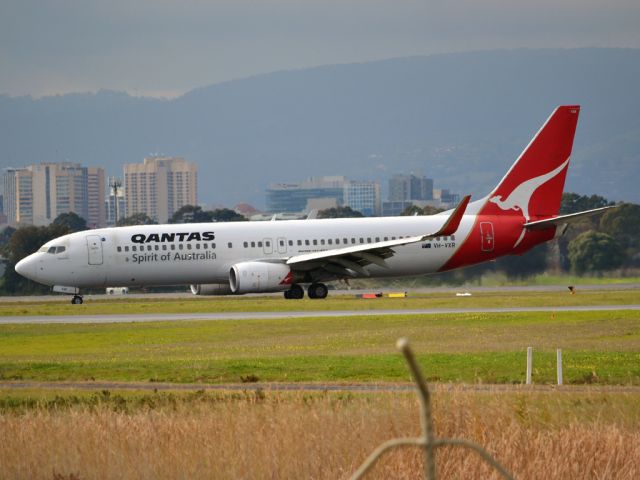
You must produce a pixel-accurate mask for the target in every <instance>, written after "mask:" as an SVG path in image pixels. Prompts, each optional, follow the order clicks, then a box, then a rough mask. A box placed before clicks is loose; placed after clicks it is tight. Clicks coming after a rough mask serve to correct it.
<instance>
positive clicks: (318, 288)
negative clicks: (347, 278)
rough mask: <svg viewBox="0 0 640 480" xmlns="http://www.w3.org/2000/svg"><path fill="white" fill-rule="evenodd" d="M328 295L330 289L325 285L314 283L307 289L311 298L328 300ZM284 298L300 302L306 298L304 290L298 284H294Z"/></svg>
mask: <svg viewBox="0 0 640 480" xmlns="http://www.w3.org/2000/svg"><path fill="white" fill-rule="evenodd" d="M327 293H329V289H328V288H327V286H326V285H325V284H324V283H312V284H311V285H309V288H307V295H309V298H327ZM284 298H286V299H287V300H300V299H301V298H304V289H303V288H302V287H301V286H300V285H298V284H297V283H296V284H293V285H291V288H290V289H289V290H286V291H285V292H284Z"/></svg>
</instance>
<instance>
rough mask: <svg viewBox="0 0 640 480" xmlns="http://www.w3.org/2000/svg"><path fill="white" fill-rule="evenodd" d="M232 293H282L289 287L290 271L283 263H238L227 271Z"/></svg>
mask: <svg viewBox="0 0 640 480" xmlns="http://www.w3.org/2000/svg"><path fill="white" fill-rule="evenodd" d="M229 286H230V287H231V291H232V292H233V293H262V292H282V291H284V290H289V288H290V287H291V269H290V268H289V266H288V265H285V264H284V263H268V262H240V263H236V264H235V265H233V266H232V267H231V269H230V270H229Z"/></svg>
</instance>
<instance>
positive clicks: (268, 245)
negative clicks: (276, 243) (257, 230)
mask: <svg viewBox="0 0 640 480" xmlns="http://www.w3.org/2000/svg"><path fill="white" fill-rule="evenodd" d="M262 251H263V252H264V253H265V255H271V254H272V253H273V242H272V240H271V239H270V238H264V239H263V240H262Z"/></svg>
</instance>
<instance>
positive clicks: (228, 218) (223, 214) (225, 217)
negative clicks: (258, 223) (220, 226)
mask: <svg viewBox="0 0 640 480" xmlns="http://www.w3.org/2000/svg"><path fill="white" fill-rule="evenodd" d="M210 213H211V220H210V221H214V222H246V221H247V219H246V218H245V217H244V216H243V215H240V214H239V213H238V212H236V211H235V210H231V209H229V208H217V209H215V210H214V211H212V212H210Z"/></svg>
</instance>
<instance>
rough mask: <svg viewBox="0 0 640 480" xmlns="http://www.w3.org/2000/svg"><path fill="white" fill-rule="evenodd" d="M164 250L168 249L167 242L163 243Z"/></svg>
mask: <svg viewBox="0 0 640 480" xmlns="http://www.w3.org/2000/svg"><path fill="white" fill-rule="evenodd" d="M162 250H165V251H166V250H167V244H166V243H163V244H162Z"/></svg>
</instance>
